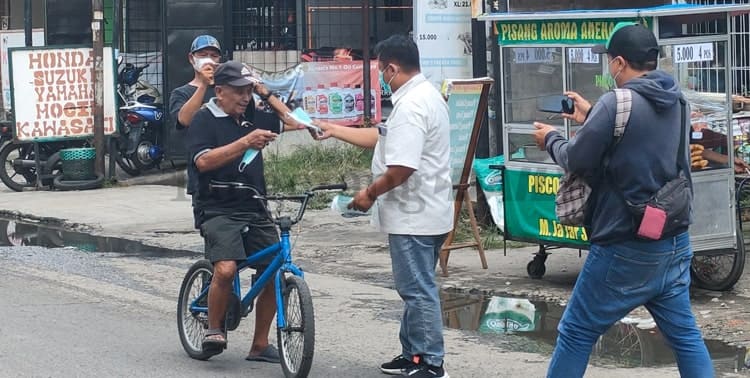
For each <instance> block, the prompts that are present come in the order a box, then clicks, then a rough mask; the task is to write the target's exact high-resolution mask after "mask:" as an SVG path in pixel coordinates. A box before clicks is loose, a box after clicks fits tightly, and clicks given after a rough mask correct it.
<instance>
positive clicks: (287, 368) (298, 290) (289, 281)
mask: <svg viewBox="0 0 750 378" xmlns="http://www.w3.org/2000/svg"><path fill="white" fill-rule="evenodd" d="M284 283H285V284H284V286H283V288H282V293H281V295H282V303H283V306H284V316H285V318H286V321H287V324H286V327H285V328H284V329H281V328H278V327H277V328H276V340H277V342H278V344H279V354H280V357H281V368H282V370H283V371H284V376H285V377H287V378H304V377H307V375H308V374H309V373H310V368H311V367H312V360H313V354H314V352H315V316H314V314H313V303H312V295H311V294H310V288H309V287H308V286H307V283H306V282H305V281H304V280H303V279H302V278H301V277H297V276H289V277H287V278H286V280H285V281H284ZM295 301H296V303H295ZM300 338H301V342H300V340H299V339H300Z"/></svg>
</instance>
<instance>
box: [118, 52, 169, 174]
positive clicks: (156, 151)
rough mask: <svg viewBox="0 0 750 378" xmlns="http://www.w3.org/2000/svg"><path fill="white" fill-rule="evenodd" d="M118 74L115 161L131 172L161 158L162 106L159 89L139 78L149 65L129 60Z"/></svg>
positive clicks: (135, 172)
mask: <svg viewBox="0 0 750 378" xmlns="http://www.w3.org/2000/svg"><path fill="white" fill-rule="evenodd" d="M119 65H120V66H121V67H122V68H121V69H120V70H119V72H118V75H117V93H118V95H119V96H120V101H121V106H120V108H119V109H120V112H119V117H120V138H118V139H117V140H116V141H115V143H116V150H117V156H116V158H115V161H116V162H117V164H118V165H119V166H120V168H122V170H123V171H125V172H126V173H127V174H129V175H131V176H137V175H139V174H141V172H143V171H146V170H149V169H152V168H154V167H158V166H159V163H161V161H162V159H163V158H164V153H163V150H162V147H161V138H162V127H163V124H164V109H163V105H162V96H161V93H160V92H159V90H158V89H156V88H155V87H154V86H152V85H151V84H149V83H147V82H145V81H143V80H141V79H140V77H141V74H142V73H143V70H144V69H146V68H147V67H148V66H149V65H148V64H146V65H144V66H141V67H136V66H135V65H133V64H131V63H125V64H122V61H121V60H120V63H119Z"/></svg>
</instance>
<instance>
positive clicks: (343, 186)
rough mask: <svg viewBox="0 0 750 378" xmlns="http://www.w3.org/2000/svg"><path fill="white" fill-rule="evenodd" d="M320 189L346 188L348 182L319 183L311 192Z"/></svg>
mask: <svg viewBox="0 0 750 378" xmlns="http://www.w3.org/2000/svg"><path fill="white" fill-rule="evenodd" d="M319 190H346V183H345V182H342V183H340V184H326V185H318V186H316V187H314V188H312V189H310V191H311V192H315V191H319Z"/></svg>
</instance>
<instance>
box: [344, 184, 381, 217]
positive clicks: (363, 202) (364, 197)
mask: <svg viewBox="0 0 750 378" xmlns="http://www.w3.org/2000/svg"><path fill="white" fill-rule="evenodd" d="M374 202H375V199H374V198H370V196H369V195H368V194H367V188H365V189H362V190H360V191H359V192H357V195H355V196H354V199H353V200H352V202H350V203H349V205H347V206H346V207H347V208H348V209H354V210H358V211H362V212H365V211H367V210H370V208H371V207H372V204H373V203H374Z"/></svg>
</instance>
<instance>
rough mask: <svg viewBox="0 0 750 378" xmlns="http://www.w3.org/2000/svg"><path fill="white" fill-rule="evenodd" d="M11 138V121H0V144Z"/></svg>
mask: <svg viewBox="0 0 750 378" xmlns="http://www.w3.org/2000/svg"><path fill="white" fill-rule="evenodd" d="M12 139H13V121H10V120H5V121H0V146H2V145H4V144H5V142H10V141H11V140H12Z"/></svg>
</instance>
